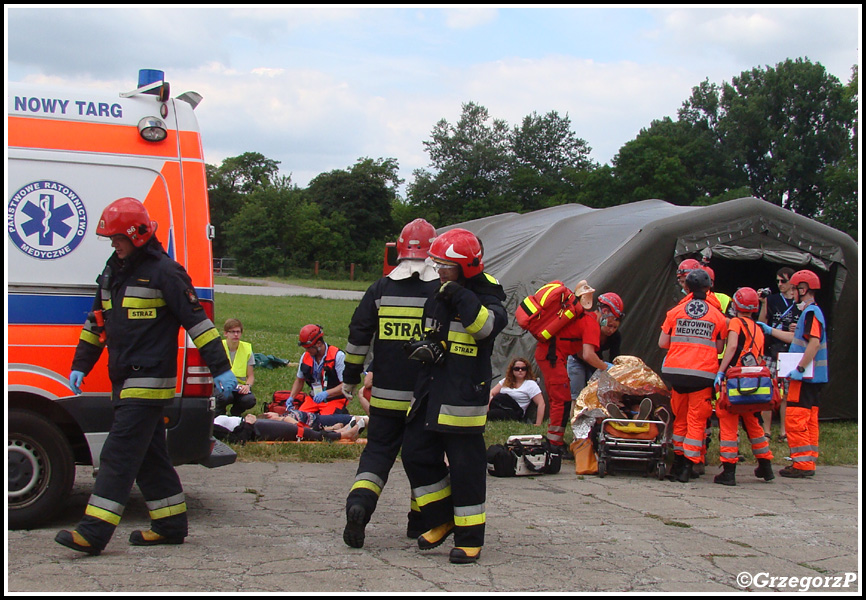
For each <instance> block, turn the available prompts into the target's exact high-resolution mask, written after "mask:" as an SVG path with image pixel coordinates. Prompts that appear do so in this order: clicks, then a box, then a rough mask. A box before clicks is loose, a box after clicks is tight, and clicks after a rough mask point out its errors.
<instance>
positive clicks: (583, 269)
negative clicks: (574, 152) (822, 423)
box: [440, 198, 860, 419]
mask: <svg viewBox="0 0 866 600" xmlns="http://www.w3.org/2000/svg"><path fill="white" fill-rule="evenodd" d="M452 227H463V228H465V229H468V230H470V231H472V232H473V233H475V234H476V235H477V236H478V237H479V238H480V239H481V241H482V243H483V245H484V265H485V270H486V271H487V272H489V273H490V274H492V275H493V276H495V277H497V278H498V279H499V281H500V282H501V283H502V285H503V287H504V288H505V291H506V293H507V295H508V300H507V306H506V308H507V310H508V313H509V324H508V327H506V329H505V330H504V331H503V332H502V333H501V334H500V336H499V338H498V339H497V342H496V347H495V350H494V358H493V366H494V373H499V374H501V373H502V372H503V370H504V368H505V366H506V365H507V362H508V360H509V359H510V358H511V357H512V356H517V355H522V356H525V357H527V358H530V359H531V358H532V354H533V351H534V349H535V341H534V339H533V338H532V336H530V335H529V334H528V333H526V332H524V331H523V330H522V329H520V327H518V325H517V323H516V322H515V320H514V311H515V309H516V307H517V305H518V304H519V303H520V301H522V300H523V298H524V297H526V296H528V295H530V294H532V293H534V292H535V291H536V290H537V289H538V288H539V287H541V286H542V285H544V284H545V283H547V282H548V281H551V280H555V279H558V280H560V281H563V282H564V283H565V284H566V285H568V286H569V287H571V288H572V289H573V288H574V285H575V284H576V283H577V282H578V281H579V280H581V279H586V280H587V281H588V282H589V284H590V285H591V286H592V287H594V288H595V289H596V290H597V294H601V293H603V292H608V291H612V292H616V293H618V294H619V295H620V296H622V298H623V301H624V302H625V307H626V308H625V310H626V316H625V319H624V320H623V322H622V326H621V328H620V331H621V332H622V336H623V344H622V349H623V353H625V354H632V355H635V356H639V357H641V358H642V359H643V360H644V361H645V362H646V363H647V364H648V365H649V366H650V367H651V368H652V369H654V370H655V371H657V372H660V370H661V364H662V360H663V358H664V351H663V350H661V349H660V348H659V347H658V336H659V331H660V326H661V323H662V321H663V320H664V316H665V312H666V311H667V310H668V309H670V308H671V307H672V306H673V305H675V304H676V303H677V302H678V301H679V299H680V298H681V297H682V294H681V292H680V290H679V287H678V286H677V283H676V268H677V265H678V264H679V263H680V261H682V260H683V259H685V258H698V259H701V258H703V257H708V258H709V264H710V266H711V267H712V268H713V270H714V271H715V275H716V281H715V286H716V288H715V289H716V290H718V291H720V292H724V293H727V294H728V295H733V293H734V292H735V291H736V289H737V288H738V287H742V286H749V287H753V288H755V289H759V288H764V287H769V288H771V289H772V290H773V292H774V293H775V292H777V291H778V288H777V287H776V280H775V272H776V270H777V269H779V268H780V267H782V266H786V265H787V266H791V267H792V268H794V270H799V269H801V268H809V269H811V270H813V271H815V272H816V273H817V274H818V276H819V277H820V279H821V284H822V285H821V290H820V292H819V293H818V295H817V301H818V305H819V306H820V307H821V308H822V310H823V311H824V313H825V315H826V318H827V325H828V335H829V345H830V377H831V382H830V383H829V384H828V385H827V386H825V388H824V390H823V392H822V408H821V417H822V418H845V419H853V418H857V416H858V411H859V399H858V398H859V397H858V378H859V373H860V357H859V347H858V332H859V331H860V326H859V322H858V318H859V316H858V310H859V294H858V282H857V277H858V267H857V264H858V247H857V244H856V242H855V241H854V240H853V239H852V238H851V237H850V236H848V235H846V234H844V233H842V232H840V231H838V230H836V229H833V228H831V227H828V226H826V225H823V224H821V223H818V222H816V221H813V220H811V219H808V218H806V217H803V216H800V215H797V214H794V213H792V212H790V211H788V210H785V209H782V208H780V207H778V206H775V205H773V204H770V203H768V202H764V201H762V200H758V199H756V198H741V199H739V200H731V201H728V202H723V203H720V204H715V205H712V206H675V205H673V204H669V203H667V202H664V201H662V200H645V201H642V202H636V203H632V204H624V205H621V206H614V207H611V208H605V209H592V208H588V207H586V206H582V205H578V204H565V205H561V206H555V207H552V208H547V209H543V210H538V211H535V212H531V213H527V214H516V213H507V214H502V215H496V216H492V217H486V218H482V219H477V220H474V221H468V222H465V223H460V224H458V225H454V226H451V227H447V228H442V229H441V230H440V232H441V231H445V230H447V229H451V228H452Z"/></svg>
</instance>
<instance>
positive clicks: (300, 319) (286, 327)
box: [215, 280, 859, 473]
mask: <svg viewBox="0 0 866 600" xmlns="http://www.w3.org/2000/svg"><path fill="white" fill-rule="evenodd" d="M298 281H299V282H298V283H297V285H307V284H308V280H298ZM301 281H303V283H300V282H301ZM363 289H366V287H365V288H363ZM215 304H216V317H215V321H216V324H217V327H218V328H220V329H222V324H223V323H224V322H225V320H226V319H228V318H230V317H235V318H238V319H240V320H241V322H243V325H244V334H243V337H242V339H243V340H245V341H248V342H250V343H251V344H252V345H253V352H258V353H262V354H272V355H274V356H276V357H278V358H283V359H287V360H289V361H291V363H292V365H290V366H289V367H287V368H279V369H256V371H255V385H254V387H253V393H255V394H256V397H257V398H258V400H259V408H257V409H255V410H252V411H250V412H252V413H259V412H261V409H260V407H261V403H262V402H263V401H265V400H267V401H270V399H271V397H272V395H273V393H274V391H276V390H288V389H291V387H292V383H293V381H294V379H295V374H296V373H297V361H298V359H299V358H300V356H301V353H302V352H301V348H300V347H299V346H298V332H299V331H300V329H301V327H303V326H304V325H306V324H308V323H317V324H319V325H321V326H322V327H323V328H324V330H325V341H326V342H328V343H329V344H336V345H337V347H340V348H343V347H345V345H346V340H347V337H348V335H349V322H350V321H351V319H352V314H353V313H354V311H355V307H356V306H357V302H356V301H353V300H326V299H322V298H307V297H302V296H292V297H289V296H285V297H273V296H245V295H241V294H222V293H217V294H216V302H215ZM349 412H351V413H352V414H362V413H363V411H362V410H361V406H360V404H359V403H358V401H357V400H353V401H352V402H351V403H350V404H349ZM778 427H779V425H778V423H775V424H774V425H773V437H772V441H771V444H770V446H771V449H772V451H773V455H774V456H775V460H774V463H776V464H778V465H785V464H788V463H787V462H786V461H785V460H784V459H785V457H786V456H788V446H787V444H784V443H780V442H777V441H775V440H776V438H777V435H778ZM546 431H547V426H546V422H545V424H544V425H542V427H534V426H533V425H526V424H521V423H516V422H491V423H488V425H487V431H486V433H485V436H484V437H485V440H486V443H487V445H488V446H489V445H491V444H502V443H504V442H505V440H506V439H507V438H508V436H509V435H516V434H530V433H540V434H543V433H545V432H546ZM570 435H571V434H570V432H569V433H568V434H567V437H570ZM858 440H859V434H858V427H857V423H855V422H851V421H835V422H823V423H822V424H821V441H820V444H821V454H820V457H819V460H818V462H819V464H822V465H854V464H858V447H859V446H858ZM235 449H236V451H237V452H238V456H239V458H240V460H242V461H244V460H248V461H253V460H270V461H280V460H283V461H303V462H323V461H332V460H340V459H356V458H357V457H358V456H360V454H361V451H362V450H363V446H362V445H360V444H358V445H355V444H352V445H349V444H308V443H300V444H279V445H277V444H267V445H266V444H248V445H247V446H244V447H236V448H235ZM740 454H742V455H744V456H745V457H746V460H747V461H748V462H749V463H753V462H754V459H753V458H752V452H751V447H750V446H749V442H748V439H747V437H746V435H745V432H740ZM707 463H708V465H709V467H708V470H707V472H708V473H715V467H714V465H718V464H719V444H718V429H716V432H715V434H714V439H713V442H712V444H711V446H710V449H709V451H708V454H707ZM571 464H572V463H567V465H568V466H567V467H566V468H570V465H571Z"/></svg>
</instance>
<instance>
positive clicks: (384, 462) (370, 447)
mask: <svg viewBox="0 0 866 600" xmlns="http://www.w3.org/2000/svg"><path fill="white" fill-rule="evenodd" d="M405 428H406V416H405V414H397V415H395V416H385V415H382V414H380V413H376V414H374V415H372V416H371V417H370V422H369V424H368V425H367V445H366V446H364V451H363V452H362V453H361V458H360V459H359V460H358V471H357V473H356V474H355V483H354V484H352V489H351V490H350V491H349V496H348V497H347V498H346V511H348V510H349V507H350V506H352V505H353V504H360V505H361V506H363V507H364V511H365V513H366V521H365V523H364V524H365V525H366V524H367V523H369V522H370V517H371V516H372V514H373V513H374V512H375V510H376V505H377V504H378V503H379V496H380V495H381V494H382V489H384V487H385V484H386V483H388V475H389V473H390V472H391V468H392V467H393V466H394V461H395V460H397V454H399V452H400V446H401V445H402V444H403V431H404V430H405ZM407 516H408V519H409V527H408V530H411V531H418V532H420V533H423V532H424V531H426V530H427V528H425V527H424V525H423V519H422V518H421V511H420V510H419V509H418V505H417V503H416V502H415V500H414V498H413V499H412V500H411V501H410V508H409V513H408V515H407ZM420 533H419V535H420Z"/></svg>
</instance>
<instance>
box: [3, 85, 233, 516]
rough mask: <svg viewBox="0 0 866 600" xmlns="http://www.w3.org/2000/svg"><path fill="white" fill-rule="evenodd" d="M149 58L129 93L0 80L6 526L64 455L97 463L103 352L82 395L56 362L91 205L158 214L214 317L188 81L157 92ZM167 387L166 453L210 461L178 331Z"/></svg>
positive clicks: (81, 291) (62, 357)
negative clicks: (136, 202)
mask: <svg viewBox="0 0 866 600" xmlns="http://www.w3.org/2000/svg"><path fill="white" fill-rule="evenodd" d="M169 92H170V90H169V84H168V83H167V82H165V81H164V77H163V74H162V72H161V71H152V70H143V71H141V72H140V73H139V84H138V87H137V89H135V90H133V91H131V92H128V93H117V92H114V93H110V92H104V91H100V90H70V89H66V88H43V87H37V86H31V85H26V84H14V83H13V84H9V85H7V132H8V147H7V152H8V162H7V169H6V170H7V177H8V179H7V188H6V189H7V202H6V231H7V239H6V256H7V261H8V270H7V278H8V279H7V290H6V293H7V306H8V311H7V314H8V326H7V334H6V343H7V351H8V358H7V361H8V362H7V382H6V410H7V421H6V427H7V434H8V472H9V485H8V504H7V515H8V518H9V527H10V528H29V527H33V526H34V525H37V524H38V523H40V522H43V521H44V520H46V519H47V518H49V517H50V516H51V515H52V514H53V513H54V512H55V511H56V510H57V509H58V508H60V507H61V506H62V505H63V503H64V501H65V499H66V497H67V496H68V494H69V492H70V490H71V488H72V484H73V481H74V478H75V465H76V464H78V465H93V467H94V468H95V469H98V468H99V455H100V451H101V448H102V445H103V443H104V441H105V438H106V437H107V435H108V430H109V428H110V426H111V421H112V407H111V400H110V397H111V384H110V382H109V380H108V369H107V353H103V355H102V357H101V359H100V362H99V363H98V364H97V365H96V367H95V368H94V370H93V371H92V372H91V373H90V375H89V376H88V377H87V379H86V380H85V383H84V385H83V387H82V392H83V393H82V394H81V395H75V394H74V393H73V392H72V390H71V389H70V387H69V383H68V379H67V377H68V375H69V371H70V366H71V364H72V357H73V354H74V352H75V348H76V345H77V344H78V337H79V334H80V333H81V328H82V325H83V324H84V321H85V319H86V318H87V314H88V312H89V311H90V309H91V303H92V301H93V296H94V294H95V293H96V277H97V275H98V274H99V273H100V272H101V271H102V269H103V267H104V265H105V261H106V260H107V259H108V257H109V255H110V254H111V252H112V248H111V245H110V243H106V241H104V240H103V239H101V238H98V237H97V236H96V235H95V234H94V230H95V228H96V224H97V221H98V219H99V216H100V215H101V214H102V210H103V209H104V208H105V206H106V205H108V204H109V203H110V202H112V201H114V200H116V199H118V198H122V197H127V196H131V197H134V198H138V199H140V200H142V201H143V202H144V204H145V206H146V207H147V210H148V213H149V214H150V216H151V218H152V219H154V220H155V221H157V222H158V223H159V230H158V233H157V236H158V237H159V239H160V241H161V242H162V243H163V246H164V247H165V248H166V251H167V252H168V253H169V255H171V256H172V257H173V258H174V259H175V260H177V261H178V262H179V263H180V264H182V265H183V266H184V268H186V270H187V272H188V273H189V275H190V277H191V278H192V281H193V284H194V285H195V289H196V293H197V294H198V297H199V299H200V300H201V303H202V304H203V305H204V307H205V310H206V311H207V312H208V313H209V316H210V318H211V320H213V299H214V292H213V258H212V252H211V240H212V239H213V227H212V226H211V224H210V212H209V208H208V197H207V180H206V177H205V163H204V156H203V153H202V143H201V136H200V134H199V129H198V123H197V121H196V118H195V115H194V113H193V109H194V108H195V106H196V105H197V104H198V102H199V101H200V100H201V96H199V95H198V94H196V93H194V92H187V93H185V94H182V95H180V96H178V97H176V98H171V97H170V96H169ZM177 352H178V374H177V381H178V387H177V390H176V393H175V398H174V401H173V403H172V404H171V405H170V406H169V407H168V408H166V410H165V419H166V424H167V429H168V434H167V436H168V437H167V439H168V447H169V452H170V454H171V456H172V460H173V462H174V463H175V464H185V463H201V464H204V465H206V466H211V467H213V466H221V465H224V464H230V463H232V462H234V460H235V458H236V455H235V453H234V452H233V451H232V450H231V449H230V448H228V447H227V446H224V445H223V444H221V443H219V442H217V441H216V440H214V439H213V437H212V435H211V434H212V428H213V398H212V392H213V380H212V378H211V376H210V372H209V371H208V369H207V366H206V365H205V364H204V362H203V361H202V359H201V357H200V356H199V354H198V351H197V350H196V348H195V346H194V345H193V344H192V342H191V340H190V339H189V338H188V336H187V335H186V333H185V332H184V331H183V330H181V333H180V335H179V336H178V343H177Z"/></svg>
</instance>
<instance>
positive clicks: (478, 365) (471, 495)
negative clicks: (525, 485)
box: [373, 229, 508, 564]
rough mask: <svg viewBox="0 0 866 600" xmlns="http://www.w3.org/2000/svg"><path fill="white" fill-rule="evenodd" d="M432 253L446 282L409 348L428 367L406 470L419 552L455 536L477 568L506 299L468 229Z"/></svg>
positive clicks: (411, 423)
mask: <svg viewBox="0 0 866 600" xmlns="http://www.w3.org/2000/svg"><path fill="white" fill-rule="evenodd" d="M429 255H430V257H431V258H432V260H433V261H434V262H435V263H436V265H437V267H438V270H439V280H440V284H441V285H440V287H439V290H438V291H437V292H436V293H435V294H434V295H433V296H432V297H431V298H430V299H429V300H428V301H427V303H426V304H425V306H424V327H425V334H426V339H424V340H418V341H414V342H411V343H410V344H408V345H407V351H408V352H410V358H412V359H417V360H421V361H422V365H421V371H420V374H419V377H418V380H417V382H416V385H415V393H414V398H413V400H412V406H411V408H410V411H409V415H408V418H407V424H406V432H405V435H404V436H403V453H402V457H403V465H404V467H405V469H406V474H407V475H408V477H409V483H410V485H411V486H412V493H413V496H414V498H415V501H416V502H417V504H418V507H419V508H420V509H421V514H422V516H423V518H424V522H425V525H426V526H427V527H428V529H429V530H428V531H426V532H425V533H423V534H422V535H421V536H420V537H419V538H418V547H419V548H421V549H422V550H427V549H430V548H435V547H437V546H439V545H440V544H442V542H444V541H445V538H446V537H447V536H448V535H450V534H451V533H454V543H455V547H454V548H453V549H452V550H451V553H450V556H449V559H450V561H451V562H452V563H458V564H461V563H474V562H476V561H477V560H478V557H479V556H480V554H481V547H482V546H483V545H484V529H485V522H486V518H487V517H486V512H485V506H484V503H485V500H486V495H487V490H486V483H487V457H486V449H485V444H484V426H485V423H486V421H487V400H488V398H489V395H490V379H491V377H492V375H493V369H492V367H491V364H490V356H491V353H492V352H493V341H494V339H495V337H496V335H497V334H498V333H499V332H500V331H501V330H502V329H503V328H504V327H505V325H506V324H507V322H508V317H507V315H506V312H505V308H504V307H503V305H502V303H503V302H504V301H505V292H504V291H503V289H502V286H501V285H500V284H499V282H498V281H496V279H495V278H493V277H492V276H490V275H488V274H487V273H485V272H484V265H483V263H482V260H481V259H482V255H483V250H482V247H481V243H480V241H479V240H478V238H476V237H475V235H473V234H472V233H471V232H469V231H467V230H465V229H452V230H450V231H447V232H445V233H443V234H442V235H440V236H439V237H437V238H436V240H435V241H434V242H433V244H432V245H431V246H430V251H429ZM375 360H376V365H377V369H378V368H379V366H380V365H379V359H378V358H376V359H375ZM373 378H374V381H375V378H376V375H375V374H374V375H373ZM446 456H447V459H448V463H447V464H446V462H445V457H446ZM449 465H450V473H449Z"/></svg>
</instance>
